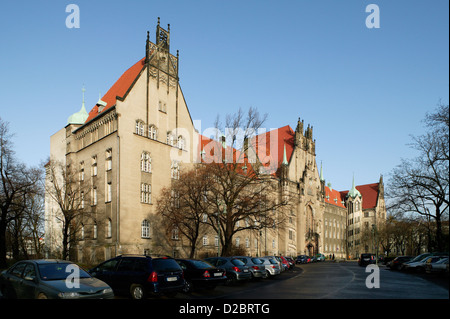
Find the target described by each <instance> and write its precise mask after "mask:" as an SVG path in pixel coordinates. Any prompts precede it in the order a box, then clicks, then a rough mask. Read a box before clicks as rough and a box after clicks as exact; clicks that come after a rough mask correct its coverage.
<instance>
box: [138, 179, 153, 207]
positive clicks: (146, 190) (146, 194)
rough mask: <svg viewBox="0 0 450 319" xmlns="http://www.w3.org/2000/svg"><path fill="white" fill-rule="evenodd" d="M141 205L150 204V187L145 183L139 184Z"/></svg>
mask: <svg viewBox="0 0 450 319" xmlns="http://www.w3.org/2000/svg"><path fill="white" fill-rule="evenodd" d="M141 203H144V204H151V203H152V185H150V184H145V183H142V184H141Z"/></svg>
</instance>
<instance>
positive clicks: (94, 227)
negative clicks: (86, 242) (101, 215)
mask: <svg viewBox="0 0 450 319" xmlns="http://www.w3.org/2000/svg"><path fill="white" fill-rule="evenodd" d="M97 235H98V232H97V222H95V221H94V226H93V238H94V239H97Z"/></svg>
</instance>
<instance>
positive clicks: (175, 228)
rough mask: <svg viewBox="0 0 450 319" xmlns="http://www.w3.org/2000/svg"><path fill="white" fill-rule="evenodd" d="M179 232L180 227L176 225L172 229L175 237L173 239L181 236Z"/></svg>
mask: <svg viewBox="0 0 450 319" xmlns="http://www.w3.org/2000/svg"><path fill="white" fill-rule="evenodd" d="M178 233H179V231H178V227H177V226H175V227H174V228H173V229H172V239H173V240H178V239H179V238H178Z"/></svg>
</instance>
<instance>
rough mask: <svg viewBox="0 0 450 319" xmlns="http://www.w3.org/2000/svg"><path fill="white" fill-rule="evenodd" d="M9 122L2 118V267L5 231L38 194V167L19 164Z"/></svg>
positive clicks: (0, 237)
mask: <svg viewBox="0 0 450 319" xmlns="http://www.w3.org/2000/svg"><path fill="white" fill-rule="evenodd" d="M12 137H13V135H12V134H11V133H10V131H9V123H7V122H4V121H3V120H2V119H1V118H0V183H1V184H0V268H5V267H6V253H7V247H6V233H7V229H8V227H9V226H10V224H11V223H12V222H13V221H16V222H17V220H18V219H19V218H21V217H22V216H23V212H24V210H25V207H26V205H25V203H26V202H27V198H28V196H31V195H32V194H35V193H36V186H37V184H38V181H39V178H40V174H39V172H38V170H36V169H33V168H28V167H26V166H25V165H24V164H22V163H20V162H19V161H18V160H17V159H16V157H15V153H14V149H13V143H12Z"/></svg>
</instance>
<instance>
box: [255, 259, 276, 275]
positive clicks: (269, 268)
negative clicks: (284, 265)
mask: <svg viewBox="0 0 450 319" xmlns="http://www.w3.org/2000/svg"><path fill="white" fill-rule="evenodd" d="M259 259H260V260H261V261H262V262H263V264H264V266H265V268H266V275H265V278H270V277H273V276H276V275H279V274H281V268H280V264H279V263H278V261H277V260H276V259H275V258H272V257H260V258H259Z"/></svg>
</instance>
